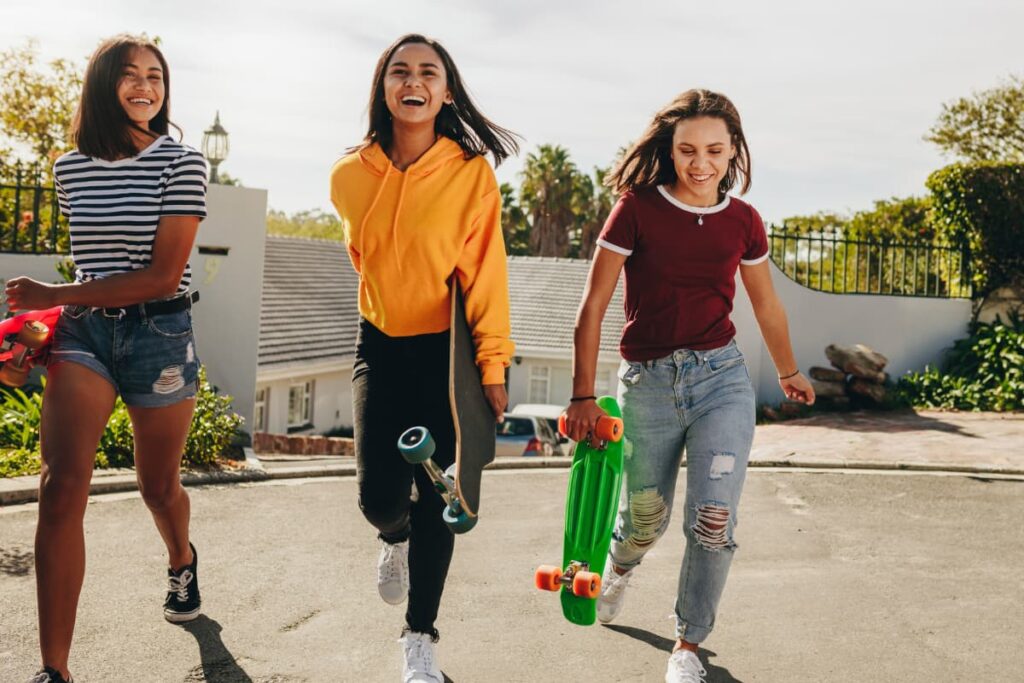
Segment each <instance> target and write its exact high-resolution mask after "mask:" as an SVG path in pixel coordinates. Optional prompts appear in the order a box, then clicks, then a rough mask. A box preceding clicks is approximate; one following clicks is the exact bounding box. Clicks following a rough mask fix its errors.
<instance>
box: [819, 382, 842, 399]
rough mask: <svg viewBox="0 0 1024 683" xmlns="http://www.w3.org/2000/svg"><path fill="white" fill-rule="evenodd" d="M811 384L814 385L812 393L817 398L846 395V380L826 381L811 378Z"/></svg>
mask: <svg viewBox="0 0 1024 683" xmlns="http://www.w3.org/2000/svg"><path fill="white" fill-rule="evenodd" d="M811 386H812V387H814V394H815V396H817V397H818V398H838V397H840V396H846V382H842V381H840V382H826V381H824V380H818V379H811Z"/></svg>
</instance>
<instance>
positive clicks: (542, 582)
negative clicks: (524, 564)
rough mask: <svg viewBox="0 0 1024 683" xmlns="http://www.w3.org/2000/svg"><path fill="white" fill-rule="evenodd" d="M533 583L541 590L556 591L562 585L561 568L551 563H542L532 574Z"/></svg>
mask: <svg viewBox="0 0 1024 683" xmlns="http://www.w3.org/2000/svg"><path fill="white" fill-rule="evenodd" d="M533 583H534V585H535V586H537V588H539V589H541V590H542V591H556V590H558V589H559V588H561V587H562V569H561V567H556V566H554V565H553V564H542V565H541V566H539V567H537V571H536V572H534V574H533Z"/></svg>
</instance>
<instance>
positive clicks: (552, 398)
mask: <svg viewBox="0 0 1024 683" xmlns="http://www.w3.org/2000/svg"><path fill="white" fill-rule="evenodd" d="M569 353H570V351H569V350H566V352H564V353H562V354H558V355H555V354H552V353H548V354H544V353H538V354H536V355H532V354H530V352H529V351H528V350H523V351H521V353H517V355H516V358H520V359H521V361H520V362H519V363H518V364H516V363H515V362H513V363H512V365H511V367H510V368H509V383H508V404H509V408H514V407H515V406H516V405H517V404H519V403H545V402H546V403H551V404H554V405H568V403H569V397H570V396H572V361H571V360H570V358H569ZM535 367H536V368H550V370H549V374H548V376H549V384H548V400H547V401H531V400H530V371H531V369H532V368H535ZM618 368H619V361H618V359H617V358H616V357H615V356H613V355H610V354H603V355H602V357H601V358H600V359H599V360H598V364H597V372H598V373H599V375H603V376H604V378H605V382H606V385H605V388H604V390H605V391H606V392H607V393H608V394H611V395H613V396H614V395H615V391H616V386H617V382H618V379H617V377H616V374H615V373H616V372H617V371H618ZM597 390H598V393H601V391H602V388H601V387H600V386H598V388H597Z"/></svg>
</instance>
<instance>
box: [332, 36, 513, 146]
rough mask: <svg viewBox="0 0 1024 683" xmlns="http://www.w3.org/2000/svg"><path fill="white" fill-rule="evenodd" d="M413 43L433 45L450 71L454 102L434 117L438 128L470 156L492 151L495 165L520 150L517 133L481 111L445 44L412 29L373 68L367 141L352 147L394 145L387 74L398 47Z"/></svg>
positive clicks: (445, 68)
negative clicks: (387, 92) (385, 94)
mask: <svg viewBox="0 0 1024 683" xmlns="http://www.w3.org/2000/svg"><path fill="white" fill-rule="evenodd" d="M409 43H422V44H423V45H427V46H429V47H431V48H433V49H434V51H435V52H437V54H438V56H440V57H441V63H442V64H444V70H445V74H447V78H448V91H449V92H451V95H452V103H451V104H445V105H444V106H442V107H441V111H440V112H438V114H437V118H436V119H434V132H436V133H437V134H438V135H444V136H445V137H448V138H451V139H452V140H454V141H455V142H457V143H458V144H459V147H461V148H462V151H463V152H464V153H465V155H466V158H467V159H470V158H472V157H475V156H478V155H486V154H487V153H490V154H491V155H492V156H493V157H494V165H495V166H498V165H500V164H501V162H502V161H504V160H505V159H506V158H508V157H509V156H510V155H512V154H518V153H519V144H518V143H517V142H516V134H515V133H513V132H512V131H510V130H508V129H506V128H502V127H501V126H498V125H496V124H494V123H493V122H491V121H490V120H489V119H488V118H487V117H486V116H484V115H483V114H481V113H480V110H479V109H477V108H476V105H475V104H474V103H473V100H472V98H470V96H469V92H468V91H467V90H466V86H465V85H464V84H463V82H462V76H460V75H459V70H458V68H457V67H456V66H455V62H454V60H452V57H451V55H450V54H449V53H448V51H447V50H446V49H444V46H443V45H441V43H439V42H437V41H436V40H434V39H433V38H427V37H426V36H423V35H420V34H418V33H408V34H406V35H404V36H402V37H401V38H399V39H398V40H396V41H395V42H393V43H392V44H391V45H390V46H389V47H388V48H387V49H386V50H384V53H383V54H381V56H380V59H378V60H377V68H376V69H375V70H374V72H373V86H372V87H371V88H370V104H369V105H368V106H367V110H368V112H369V115H370V126H369V129H368V130H367V131H366V136H365V137H364V138H363V142H362V143H361V144H359V145H356V146H355V147H353V148H352V149H351V150H349V151H358V150H361V149H366V148H367V147H369V146H370V145H372V144H373V143H375V142H376V143H379V144H380V146H381V147H382V148H383V149H384V150H388V149H389V148H390V146H391V141H392V138H393V136H394V132H393V130H392V123H391V112H390V111H389V110H388V105H387V102H385V101H384V76H385V72H386V71H387V68H388V64H389V63H390V62H391V58H392V57H393V56H394V54H395V51H396V50H398V48H400V47H402V46H403V45H408V44H409Z"/></svg>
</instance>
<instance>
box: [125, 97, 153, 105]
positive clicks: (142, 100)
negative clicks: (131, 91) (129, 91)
mask: <svg viewBox="0 0 1024 683" xmlns="http://www.w3.org/2000/svg"><path fill="white" fill-rule="evenodd" d="M128 101H129V102H131V103H132V104H153V100H147V99H145V98H142V97H134V98H132V99H130V100H128Z"/></svg>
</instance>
